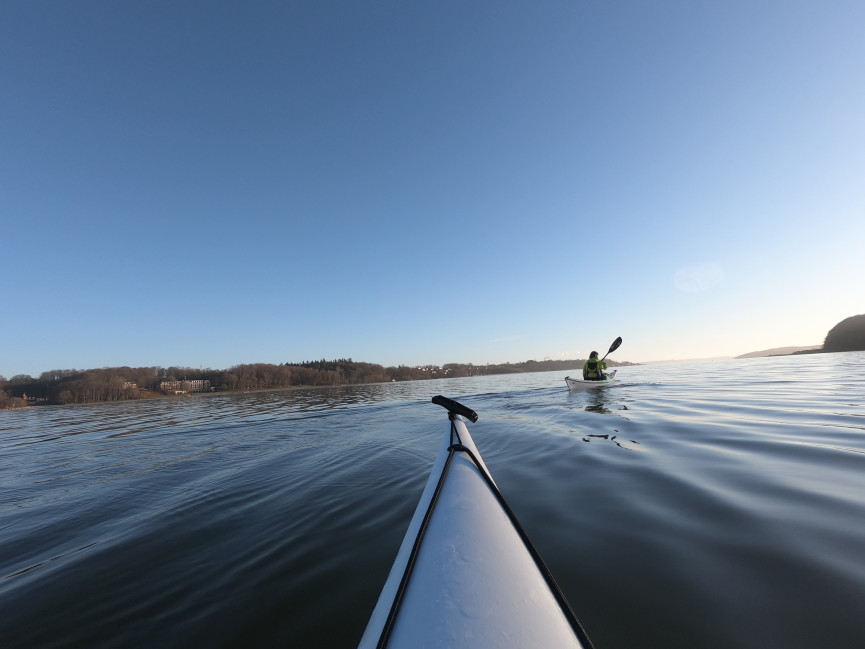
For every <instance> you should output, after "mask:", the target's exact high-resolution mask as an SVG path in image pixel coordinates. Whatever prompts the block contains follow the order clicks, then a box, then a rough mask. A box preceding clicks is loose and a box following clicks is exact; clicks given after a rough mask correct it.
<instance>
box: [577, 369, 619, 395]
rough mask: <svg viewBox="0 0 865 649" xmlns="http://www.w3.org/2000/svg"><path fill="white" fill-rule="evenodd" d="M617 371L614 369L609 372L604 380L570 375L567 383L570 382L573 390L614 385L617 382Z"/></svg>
mask: <svg viewBox="0 0 865 649" xmlns="http://www.w3.org/2000/svg"><path fill="white" fill-rule="evenodd" d="M616 372H618V370H613V371H612V372H610V373H609V374H607V377H606V378H605V379H604V380H602V381H588V380H586V379H574V378H571V377H570V376H566V377H565V383H567V384H568V390H571V391H572V392H579V391H580V390H588V389H589V388H601V387H604V386H606V385H612V384H613V383H615V382H616Z"/></svg>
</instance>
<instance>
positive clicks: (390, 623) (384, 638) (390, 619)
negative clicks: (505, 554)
mask: <svg viewBox="0 0 865 649" xmlns="http://www.w3.org/2000/svg"><path fill="white" fill-rule="evenodd" d="M442 398H444V397H442ZM454 435H456V436H457V439H459V433H457V432H456V426H455V425H454V420H453V417H451V447H450V448H451V449H452V448H454V445H453V439H454ZM460 446H462V442H460ZM453 457H454V452H453V451H451V452H450V453H448V457H447V460H445V464H444V466H443V467H442V472H441V475H440V476H439V481H438V483H437V484H436V488H435V491H434V492H433V495H432V498H431V499H430V502H429V506H428V507H427V510H426V513H424V517H423V521H422V522H421V525H420V528H419V529H418V533H417V536H416V537H415V540H414V545H412V548H411V554H410V555H409V557H408V561H407V562H406V566H405V571H404V572H403V574H402V579H400V582H399V587H398V588H397V590H396V594H395V595H394V598H393V603H392V604H391V606H390V612H388V614H387V620H385V623H384V626H383V627H382V630H381V635H380V636H379V639H378V644H377V645H376V648H377V649H384V647H386V646H387V643H388V641H389V640H390V634H391V631H393V627H394V624H396V616H397V613H398V612H399V608H400V606H401V605H402V600H403V597H404V596H405V591H406V589H407V588H408V581H409V579H410V578H411V573H412V571H413V570H414V564H415V562H416V561H417V555H418V553H419V552H420V546H421V542H422V541H423V537H424V535H425V534H426V531H427V528H428V527H429V522H430V519H431V518H432V514H433V511H434V510H435V506H436V503H437V502H438V499H439V495H440V494H441V491H442V487H444V484H445V477H446V476H447V474H448V471H449V470H450V466H451V460H452V459H453Z"/></svg>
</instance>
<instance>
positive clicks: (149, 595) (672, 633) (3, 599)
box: [0, 353, 865, 649]
mask: <svg viewBox="0 0 865 649" xmlns="http://www.w3.org/2000/svg"><path fill="white" fill-rule="evenodd" d="M863 368H865V354H862V353H859V354H827V355H813V356H802V357H782V358H774V359H748V360H740V361H726V362H715V363H691V364H682V365H663V366H643V367H627V368H621V370H620V373H619V378H620V379H621V380H622V382H621V383H620V384H618V385H615V386H609V387H607V388H606V389H604V390H589V391H586V392H582V393H570V392H568V391H567V389H566V388H565V386H563V385H562V374H563V373H556V372H551V373H540V374H530V375H511V376H502V377H475V378H464V379H451V380H444V379H439V380H434V381H421V382H411V383H392V384H380V385H370V386H346V387H334V388H312V389H295V390H285V391H274V392H260V393H249V394H211V395H202V396H200V397H190V398H183V399H162V400H154V401H148V402H126V403H116V404H98V405H92V406H74V407H40V408H32V409H29V410H24V411H9V412H0V481H2V487H3V489H2V490H0V637H2V638H3V646H4V649H9V648H12V647H21V648H24V647H28V648H29V647H38V646H53V647H78V646H86V647H109V646H111V647H116V646H122V647H155V646H158V647H188V646H209V647H238V646H243V647H272V646H322V647H337V648H339V647H354V646H356V644H357V641H358V639H359V638H360V635H361V633H362V631H363V628H364V625H365V624H366V620H367V617H368V616H369V613H370V612H371V610H372V607H373V605H374V603H375V600H376V598H377V596H378V591H379V589H380V588H381V585H382V584H383V582H384V579H385V577H386V575H387V572H388V570H389V568H390V565H391V563H392V562H393V559H394V555H395V553H396V550H397V548H398V546H399V543H400V541H401V539H402V535H403V533H404V531H405V527H406V525H407V524H408V520H409V519H410V517H411V514H412V512H413V510H414V506H415V504H416V502H417V499H418V497H419V496H420V491H421V490H422V488H423V485H424V483H425V481H426V478H427V475H428V473H429V470H430V468H431V464H432V459H433V456H434V454H435V450H436V448H437V446H438V443H439V437H440V435H441V434H443V433H444V432H445V430H446V427H447V421H446V419H444V418H443V417H442V415H441V412H440V408H438V407H436V406H434V405H432V404H431V403H429V401H430V398H431V397H432V396H434V395H436V394H444V395H446V396H449V397H451V398H455V399H458V400H459V401H461V402H462V403H464V404H465V405H466V406H468V407H470V408H472V409H473V410H475V411H477V412H478V413H479V414H480V420H479V421H478V422H477V423H476V424H473V425H472V426H471V429H472V436H473V437H474V439H475V442H476V443H477V444H478V447H479V449H480V451H481V453H482V454H483V457H484V459H485V461H486V463H487V465H488V466H489V468H490V470H491V472H492V473H493V476H494V478H495V479H496V482H497V483H498V484H499V486H500V488H501V489H502V491H503V493H505V495H506V497H507V498H508V501H509V503H510V504H511V506H512V508H513V509H514V510H515V511H516V512H517V514H518V516H519V517H520V519H521V522H522V524H523V526H524V527H525V528H526V530H527V532H528V533H529V535H530V537H531V538H532V540H533V542H534V544H535V545H536V546H537V548H538V550H539V551H540V552H541V554H542V555H543V557H544V560H545V562H546V563H547V564H548V565H549V567H550V568H551V570H552V572H553V574H554V575H555V576H556V579H557V581H558V582H559V584H560V585H561V586H562V588H563V590H564V591H565V594H566V595H567V597H568V599H569V600H570V603H571V605H572V607H573V608H574V609H575V611H576V612H577V614H578V616H579V617H580V618H581V620H582V622H583V623H584V625H585V626H586V628H587V630H588V632H589V634H590V636H592V638H593V641H594V643H595V645H596V646H597V647H598V648H599V649H604V648H605V647H615V648H616V649H629V648H636V647H665V648H685V647H688V648H690V647H701V648H710V649H711V648H714V647H719V648H720V647H724V648H728V647H737V648H745V649H748V648H751V647H753V648H755V649H756V648H757V647H761V648H762V647H775V646H784V647H791V648H793V649H797V648H799V647H801V648H803V649H804V648H805V647H807V648H808V649H813V647H816V646H821V647H833V649H848V648H849V649H853V648H854V647H856V648H858V646H859V645H860V644H861V638H862V637H865V621H863V618H862V616H861V602H862V593H863V592H865V526H863V525H862V524H861V522H862V520H865V502H863V501H865V499H863V497H862V494H863V493H865V370H863ZM598 415H602V416H598ZM623 451H628V452H623Z"/></svg>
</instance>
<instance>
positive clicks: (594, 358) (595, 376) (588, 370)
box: [583, 352, 607, 381]
mask: <svg viewBox="0 0 865 649" xmlns="http://www.w3.org/2000/svg"><path fill="white" fill-rule="evenodd" d="M605 369H607V363H606V362H605V361H599V360H598V352H592V353H591V354H589V360H587V361H586V362H585V364H584V365H583V378H584V379H585V380H586V381H603V380H604V379H605V378H607V377H606V375H605V374H604V370H605Z"/></svg>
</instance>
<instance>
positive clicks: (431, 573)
mask: <svg viewBox="0 0 865 649" xmlns="http://www.w3.org/2000/svg"><path fill="white" fill-rule="evenodd" d="M433 403H437V404H439V405H442V406H444V407H445V408H447V409H448V412H449V418H450V422H451V423H450V426H449V430H448V431H447V432H446V433H445V435H444V439H443V440H442V443H441V446H440V448H439V452H438V455H437V457H436V460H435V464H434V465H433V469H432V472H431V473H430V477H429V479H428V480H427V484H426V487H425V488H424V491H423V494H422V495H421V498H420V502H419V503H418V506H417V509H416V510H415V513H414V516H413V517H412V520H411V523H410V524H409V527H408V530H407V532H406V535H405V538H404V539H403V542H402V545H401V546H400V549H399V552H398V553H397V557H396V560H395V562H394V564H393V567H392V568H391V571H390V574H389V576H388V578H387V581H386V582H385V585H384V588H383V589H382V592H381V595H380V596H379V599H378V603H377V604H376V607H375V609H374V611H373V613H372V616H371V617H370V620H369V624H368V625H367V628H366V631H365V632H364V635H363V638H362V639H361V641H360V649H372V648H373V647H376V648H379V649H381V648H384V647H397V648H401V647H406V648H411V649H417V648H420V647H429V648H435V649H439V648H441V649H444V648H445V647H447V648H449V649H452V648H457V647H471V648H473V649H486V648H490V649H492V648H493V647H495V648H497V649H508V648H516V647H520V648H523V647H543V648H545V649H549V648H553V647H555V648H566V647H573V648H583V649H590V648H591V642H590V641H589V639H588V637H587V636H586V634H585V632H584V631H583V629H582V627H581V626H580V624H579V622H578V621H577V619H576V617H575V616H574V613H573V611H571V608H570V606H569V605H568V603H567V601H566V600H565V597H564V595H563V594H562V592H561V590H560V589H559V587H558V586H557V585H556V583H555V580H554V579H553V577H552V575H551V574H550V572H549V570H548V569H547V567H546V566H545V565H544V563H543V561H542V560H541V558H540V556H539V555H538V553H537V551H536V550H535V548H534V547H533V546H532V544H531V542H530V541H529V539H528V537H527V536H526V534H525V532H524V531H523V529H522V527H521V526H520V524H519V522H518V521H517V519H516V516H515V515H514V513H513V512H512V511H511V509H510V507H509V506H508V504H507V503H506V502H505V500H504V498H503V497H502V495H501V492H500V491H499V489H498V487H497V486H496V484H495V482H494V481H493V479H492V477H491V476H490V474H489V471H488V470H487V467H486V465H485V464H484V462H483V460H482V459H481V456H480V453H478V450H477V447H476V446H475V444H474V441H473V440H472V438H471V435H470V434H469V431H468V428H467V427H466V425H465V419H469V420H470V421H472V422H474V421H477V415H476V414H475V413H474V411H472V410H469V409H468V408H466V407H465V406H463V405H462V404H459V403H457V402H456V401H452V400H450V399H446V398H445V397H441V396H438V397H434V398H433Z"/></svg>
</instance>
